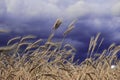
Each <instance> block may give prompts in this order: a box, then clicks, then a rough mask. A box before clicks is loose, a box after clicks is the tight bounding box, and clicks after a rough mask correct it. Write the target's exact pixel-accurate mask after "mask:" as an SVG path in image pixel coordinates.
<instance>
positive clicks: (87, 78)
mask: <svg viewBox="0 0 120 80" xmlns="http://www.w3.org/2000/svg"><path fill="white" fill-rule="evenodd" d="M61 23H62V21H61V20H59V19H58V20H57V21H56V23H55V24H54V26H53V28H52V33H51V35H50V36H49V37H48V40H47V41H46V42H45V43H44V44H41V43H43V42H42V41H43V40H42V39H39V40H37V41H34V40H33V39H34V38H35V37H36V36H33V35H28V36H24V37H15V38H12V39H10V40H9V41H8V43H7V45H6V46H4V47H0V80H120V60H119V59H118V58H117V54H119V51H120V45H115V44H111V45H110V46H109V47H108V49H105V50H103V51H102V53H95V48H96V46H99V47H100V46H101V44H102V42H103V40H101V43H100V44H97V41H98V39H99V36H100V33H98V35H97V36H95V37H92V38H91V40H90V44H89V45H88V46H89V49H88V53H87V55H88V56H87V58H86V59H85V60H84V61H83V62H82V63H80V64H77V61H76V62H73V60H74V57H75V56H74V54H73V53H74V52H75V51H76V49H75V48H74V47H73V46H72V45H70V44H64V45H63V42H64V39H65V37H66V36H67V34H68V33H69V32H70V31H71V30H72V29H73V28H74V21H73V22H72V23H71V24H70V25H69V26H68V29H67V30H66V31H65V32H64V34H63V36H64V37H63V39H62V40H61V41H60V42H53V41H52V39H53V38H54V34H55V31H56V30H57V29H58V28H59V27H60V25H61ZM0 32H4V31H0ZM29 40H33V41H31V42H30V41H29ZM23 46H24V47H25V48H22V47H23Z"/></svg>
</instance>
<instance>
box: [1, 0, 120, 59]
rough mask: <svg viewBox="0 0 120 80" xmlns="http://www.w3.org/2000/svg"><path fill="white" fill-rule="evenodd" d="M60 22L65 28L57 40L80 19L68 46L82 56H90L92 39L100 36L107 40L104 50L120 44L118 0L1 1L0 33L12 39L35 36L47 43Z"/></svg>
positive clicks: (62, 27)
mask: <svg viewBox="0 0 120 80" xmlns="http://www.w3.org/2000/svg"><path fill="white" fill-rule="evenodd" d="M57 18H61V19H62V20H63V24H62V25H61V27H60V28H59V29H58V30H57V33H56V35H55V38H54V39H55V40H60V39H62V37H63V36H62V35H63V34H62V33H63V32H64V31H65V30H66V29H67V26H68V25H69V24H70V22H71V21H72V20H76V19H77V22H76V23H75V29H73V31H72V32H71V33H70V34H69V35H68V36H67V37H66V42H69V43H72V44H73V45H74V46H75V47H76V48H77V50H78V52H77V53H78V55H79V56H80V54H81V53H86V52H87V48H88V45H89V40H90V38H91V37H92V36H95V35H96V34H97V33H98V32H101V37H104V38H105V41H104V44H103V47H102V48H101V49H103V48H107V47H105V45H106V46H108V45H110V44H111V43H113V42H116V43H117V44H120V43H119V40H120V35H119V34H120V1H119V0H0V29H5V30H10V31H11V33H10V34H9V35H13V33H14V34H16V35H21V34H24V35H27V34H34V35H37V36H38V37H41V38H44V39H47V37H48V36H49V34H50V33H51V28H52V26H53V25H54V22H55V20H56V19H57ZM85 56H86V55H85V54H82V57H85Z"/></svg>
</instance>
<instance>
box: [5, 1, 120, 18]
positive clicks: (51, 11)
mask: <svg viewBox="0 0 120 80" xmlns="http://www.w3.org/2000/svg"><path fill="white" fill-rule="evenodd" d="M3 1H4V0H3ZM5 1H6V6H7V10H6V11H7V13H8V14H10V15H14V16H23V17H26V16H27V17H33V16H39V17H41V16H42V17H43V16H44V17H51V16H54V17H64V18H76V17H81V16H84V15H87V14H93V15H106V14H111V13H112V12H111V11H110V10H111V8H112V7H111V6H113V5H114V3H115V2H116V1H112V0H109V1H108V0H107V1H103V0H69V1H68V0H5ZM117 7H119V4H118V6H117ZM113 9H114V8H113ZM115 9H116V7H115ZM118 9H119V8H118ZM118 9H116V10H115V11H113V12H116V11H118Z"/></svg>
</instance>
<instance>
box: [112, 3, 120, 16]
mask: <svg viewBox="0 0 120 80" xmlns="http://www.w3.org/2000/svg"><path fill="white" fill-rule="evenodd" d="M112 14H113V15H114V16H120V1H118V2H116V3H115V4H114V5H113V7H112Z"/></svg>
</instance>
